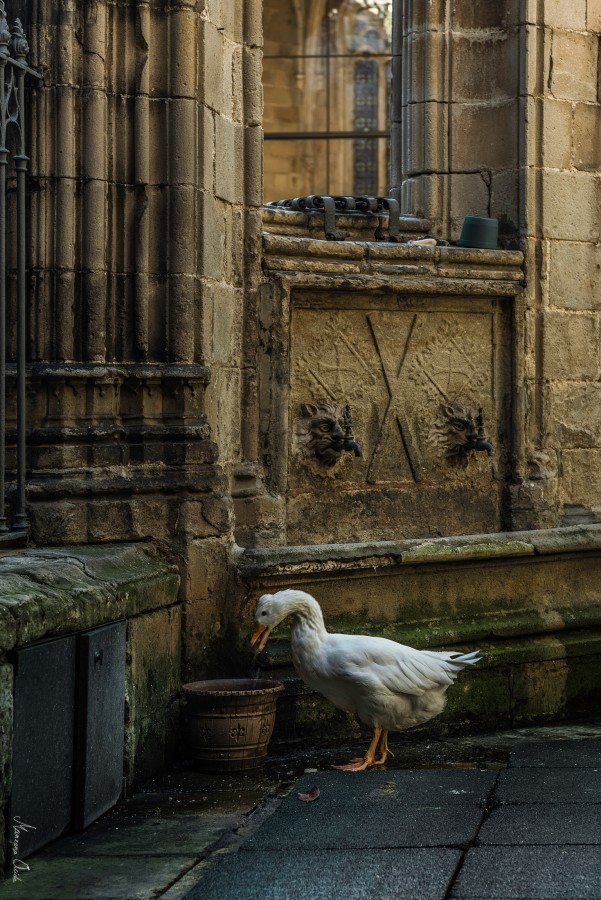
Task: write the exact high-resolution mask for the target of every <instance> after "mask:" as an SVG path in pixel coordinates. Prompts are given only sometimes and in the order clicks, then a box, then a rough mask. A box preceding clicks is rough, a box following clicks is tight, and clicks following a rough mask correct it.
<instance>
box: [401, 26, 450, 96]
mask: <svg viewBox="0 0 601 900" xmlns="http://www.w3.org/2000/svg"><path fill="white" fill-rule="evenodd" d="M446 41H447V37H446V35H445V34H444V33H442V32H437V31H425V32H423V33H419V34H415V35H413V37H412V38H411V53H412V54H413V55H412V60H413V65H412V76H411V80H410V83H409V85H407V86H406V90H407V93H406V96H405V98H404V100H406V101H407V102H408V101H411V102H412V103H423V102H426V101H428V100H438V101H441V100H444V99H445V98H446V94H447V87H446V71H445V57H446Z"/></svg>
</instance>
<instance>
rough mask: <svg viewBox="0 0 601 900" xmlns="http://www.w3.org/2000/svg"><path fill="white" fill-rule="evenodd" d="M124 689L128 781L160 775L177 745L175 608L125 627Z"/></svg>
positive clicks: (178, 681) (178, 677) (177, 616)
mask: <svg viewBox="0 0 601 900" xmlns="http://www.w3.org/2000/svg"><path fill="white" fill-rule="evenodd" d="M128 650H129V660H128V662H129V665H128V671H127V685H126V701H127V708H126V737H125V741H126V772H127V773H128V782H129V783H131V782H132V781H136V780H140V779H141V778H144V777H146V778H147V777H148V776H149V775H152V774H154V773H155V772H159V771H161V770H162V769H163V768H164V767H165V765H166V762H167V761H168V753H169V747H170V746H171V747H173V745H174V744H175V743H177V741H178V737H179V735H178V733H177V731H173V729H172V725H173V717H172V709H173V706H174V705H175V703H176V698H177V695H178V694H179V691H180V688H181V674H180V673H181V607H180V606H179V605H178V606H173V607H171V608H170V609H162V610H159V611H157V612H155V613H152V614H150V615H146V616H139V617H138V618H135V619H133V620H132V621H131V622H130V624H129V637H128Z"/></svg>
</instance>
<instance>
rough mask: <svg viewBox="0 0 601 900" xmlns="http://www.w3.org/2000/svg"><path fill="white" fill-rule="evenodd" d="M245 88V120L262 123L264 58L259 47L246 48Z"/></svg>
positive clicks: (243, 62) (253, 123) (244, 61)
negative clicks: (262, 72) (262, 58)
mask: <svg viewBox="0 0 601 900" xmlns="http://www.w3.org/2000/svg"><path fill="white" fill-rule="evenodd" d="M242 65H243V74H244V78H243V88H244V120H245V123H246V124H247V125H261V124H262V118H263V87H262V81H261V71H262V60H261V55H260V53H259V51H258V50H257V49H250V48H245V49H244V51H243V57H242Z"/></svg>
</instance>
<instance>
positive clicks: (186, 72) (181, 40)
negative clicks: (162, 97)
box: [169, 8, 199, 98]
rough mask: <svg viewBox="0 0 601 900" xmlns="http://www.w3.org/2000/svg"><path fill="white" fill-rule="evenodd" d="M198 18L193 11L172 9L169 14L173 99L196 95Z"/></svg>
mask: <svg viewBox="0 0 601 900" xmlns="http://www.w3.org/2000/svg"><path fill="white" fill-rule="evenodd" d="M198 21H199V20H198V16H197V15H196V13H195V12H194V10H192V9H186V8H180V9H173V8H172V9H171V11H170V13H169V39H170V43H169V51H170V52H169V63H170V66H169V93H170V95H171V96H172V97H190V98H194V97H195V95H196V83H197V77H198V76H197V59H198V57H197V54H196V28H197V22H198Z"/></svg>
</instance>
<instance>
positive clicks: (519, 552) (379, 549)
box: [234, 524, 601, 576]
mask: <svg viewBox="0 0 601 900" xmlns="http://www.w3.org/2000/svg"><path fill="white" fill-rule="evenodd" d="M595 550H601V524H591V525H572V526H568V527H565V528H548V529H542V530H538V531H536V530H535V531H513V532H510V531H507V532H500V533H497V534H471V535H462V536H459V537H443V538H428V539H425V540H407V541H370V542H362V543H354V544H321V545H315V546H302V547H268V548H248V549H244V548H241V547H236V548H235V551H234V563H235V565H236V567H237V568H238V570H239V571H240V572H241V574H243V575H250V576H255V575H261V574H264V575H277V574H293V573H294V572H295V571H298V572H320V571H323V572H324V573H325V572H331V571H335V570H353V569H370V568H373V567H374V565H375V564H376V565H377V567H378V568H379V569H380V568H383V567H386V566H394V567H396V566H399V565H426V564H429V563H431V564H435V563H439V562H444V563H449V562H458V563H460V562H464V561H469V560H475V559H480V560H482V559H499V558H504V557H505V558H508V557H517V556H535V555H536V556H538V555H541V556H546V555H549V554H557V553H576V552H587V551H595Z"/></svg>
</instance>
